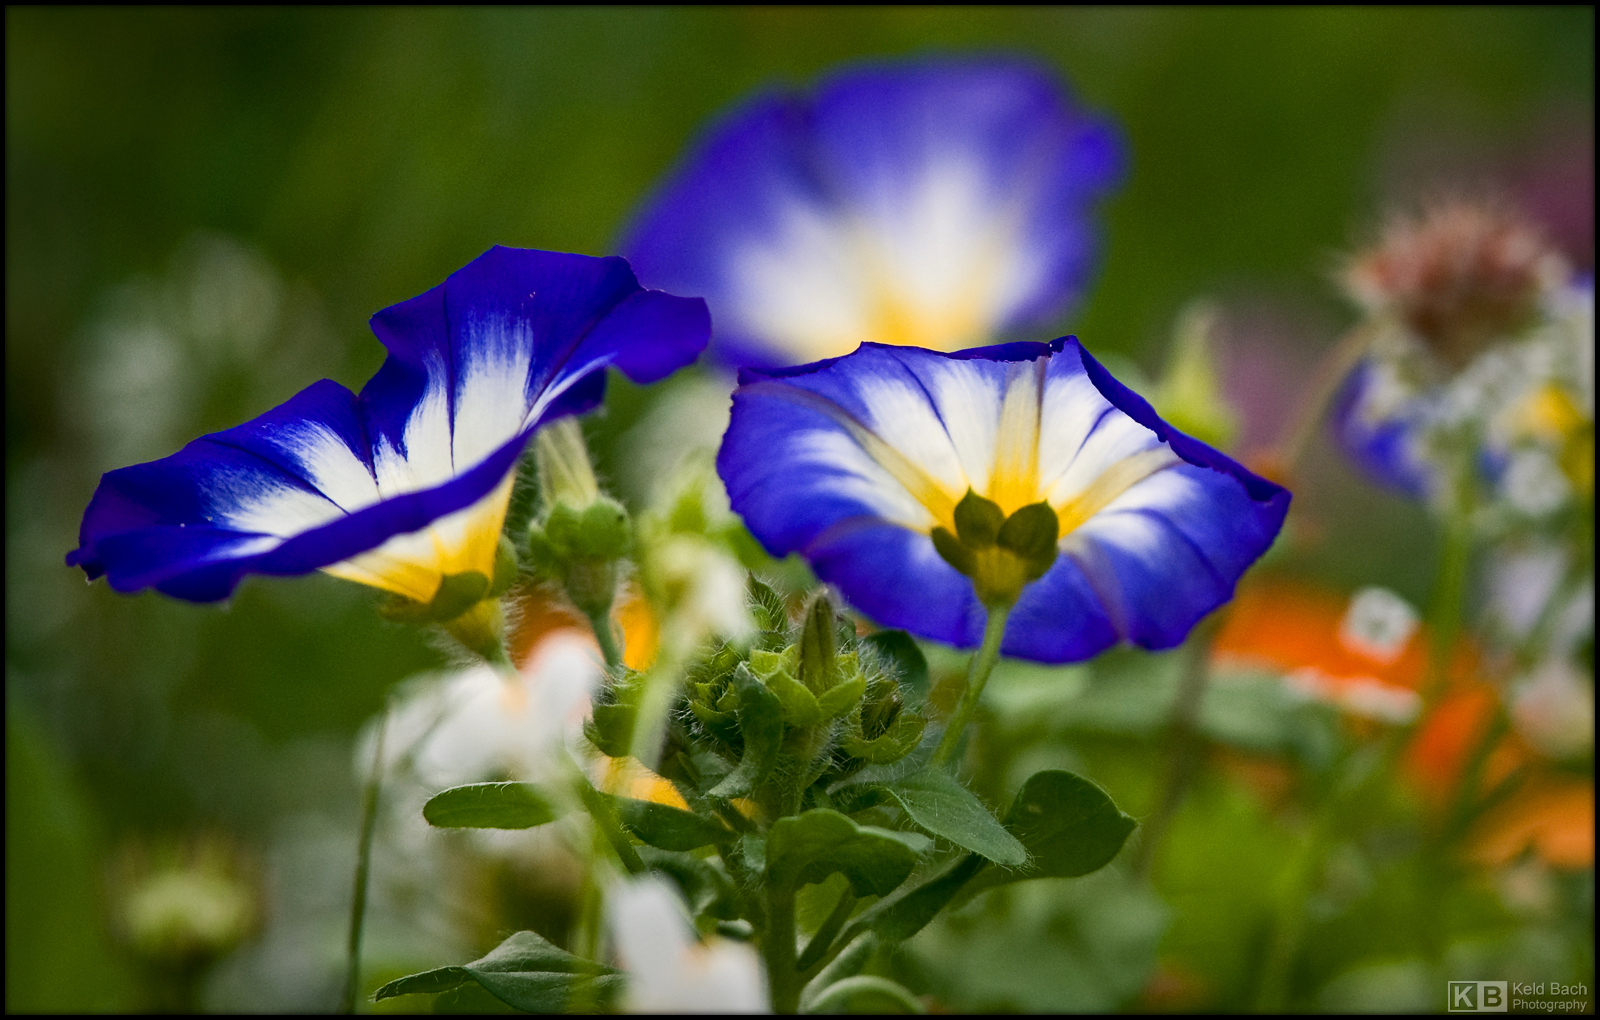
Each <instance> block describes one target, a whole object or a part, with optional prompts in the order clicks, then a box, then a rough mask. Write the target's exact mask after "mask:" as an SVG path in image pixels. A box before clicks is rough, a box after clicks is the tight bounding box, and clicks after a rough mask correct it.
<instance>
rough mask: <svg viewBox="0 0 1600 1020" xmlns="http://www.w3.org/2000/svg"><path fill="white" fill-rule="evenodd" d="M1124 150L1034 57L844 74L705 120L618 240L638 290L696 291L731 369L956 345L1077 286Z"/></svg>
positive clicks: (976, 340)
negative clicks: (1094, 211) (710, 122)
mask: <svg viewBox="0 0 1600 1020" xmlns="http://www.w3.org/2000/svg"><path fill="white" fill-rule="evenodd" d="M1122 162H1123V156H1122V146H1121V144H1120V141H1119V139H1118V136H1117V133H1116V131H1115V130H1114V129H1113V128H1112V126H1111V125H1110V124H1108V123H1106V122H1104V121H1101V120H1099V119H1096V118H1092V117H1089V116H1087V115H1085V114H1084V113H1082V112H1081V111H1079V110H1078V109H1077V108H1076V107H1075V106H1074V105H1073V104H1072V103H1071V101H1070V100H1069V99H1068V98H1067V96H1066V95H1065V94H1064V93H1063V90H1062V88H1061V85H1060V83H1059V82H1058V81H1057V80H1056V78H1055V77H1054V76H1053V75H1051V74H1050V73H1048V72H1046V71H1044V70H1042V69H1040V68H1038V67H1036V66H1034V65H1031V64H1028V63H1022V62H1017V61H1010V60H991V61H960V62H958V61H929V62H924V63H918V64H909V65H902V66H887V67H866V68H858V69H855V70H851V71H847V72H845V73H842V74H838V75H836V76H834V77H832V78H831V79H828V80H827V81H825V82H824V83H823V84H822V85H821V86H820V87H819V88H818V90H817V91H816V93H815V94H814V95H812V96H808V97H807V96H799V95H794V94H790V93H769V94H765V95H761V96H759V97H757V98H755V99H753V100H750V101H749V102H746V103H745V104H744V105H743V106H741V107H739V108H738V109H736V110H734V111H733V112H732V113H731V114H729V115H728V116H726V117H725V118H723V119H722V120H721V121H719V122H718V123H716V124H715V125H714V126H713V127H712V128H711V129H710V130H709V131H708V132H707V133H706V134H705V136H704V137H703V138H702V139H701V140H700V142H699V144H698V145H697V146H695V148H694V149H693V150H692V151H691V152H690V154H689V155H688V156H687V157H686V158H685V159H684V160H683V161H682V163H681V164H680V165H679V166H678V168H677V169H676V170H675V171H674V172H673V174H672V175H671V176H670V177H669V178H668V179H667V180H666V181H665V182H664V184H663V185H662V186H661V187H660V189H659V190H658V191H657V193H656V194H655V195H654V197H653V198H652V199H651V200H650V202H649V203H648V204H647V205H646V206H645V208H644V209H643V210H642V212H641V213H640V215H639V216H638V217H637V219H636V220H635V222H634V224H633V227H632V229H631V230H630V231H629V233H628V237H627V239H626V241H625V242H624V244H623V251H624V253H625V254H627V255H628V257H629V259H630V261H631V262H632V263H633V265H634V267H635V269H636V270H637V271H638V272H639V276H640V279H642V280H644V281H645V282H646V283H648V284H649V285H650V286H654V287H662V288H664V289H667V290H671V291H672V292H674V293H680V294H699V295H703V296H704V297H705V298H706V300H707V301H708V302H709V303H710V305H711V310H712V314H713V315H714V317H715V319H716V337H715V342H714V344H713V351H714V352H715V353H716V355H717V356H718V357H719V358H720V359H721V360H723V361H724V362H726V363H729V364H732V365H750V366H757V367H771V366H778V365H792V364H798V363H801V362H809V361H814V360H816V359H818V358H824V357H832V356H836V355H841V354H847V353H849V352H850V351H853V350H855V348H856V347H857V346H858V345H859V344H861V343H863V342H867V341H871V342H877V343H892V344H908V345H912V346H919V347H928V348H933V349H937V350H956V349H958V348H963V347H971V346H976V345H979V344H984V343H992V342H993V341H994V340H996V339H997V338H999V337H1000V336H1001V335H1002V334H1004V333H1007V332H1009V331H1012V330H1015V329H1017V328H1019V327H1024V326H1028V325H1047V324H1048V323H1049V322H1050V321H1051V320H1052V319H1053V317H1054V316H1056V315H1058V314H1059V313H1060V312H1061V311H1062V309H1063V308H1064V307H1065V305H1066V304H1067V303H1068V302H1069V301H1070V300H1071V299H1072V298H1074V297H1075V296H1076V295H1077V294H1078V293H1079V291H1080V290H1081V289H1082V287H1083V285H1084V282H1085V280H1086V277H1087V276H1088V273H1089V270H1090V268H1091V263H1092V261H1093V255H1094V233H1095V232H1094V229H1093V225H1092V223H1091V220H1090V210H1091V207H1092V206H1093V204H1094V203H1095V202H1096V201H1097V200H1098V199H1099V198H1101V197H1102V196H1103V195H1104V194H1105V192H1106V191H1107V190H1108V189H1109V188H1110V187H1111V186H1112V185H1113V184H1114V183H1115V182H1116V180H1117V179H1118V177H1119V176H1120V172H1121V167H1122Z"/></svg>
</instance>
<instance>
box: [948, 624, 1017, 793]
mask: <svg viewBox="0 0 1600 1020" xmlns="http://www.w3.org/2000/svg"><path fill="white" fill-rule="evenodd" d="M988 611H989V616H988V619H987V620H986V621H985V622H984V625H983V644H982V645H981V646H980V647H979V648H978V650H977V651H976V652H974V653H973V656H972V665H971V666H970V667H969V668H968V670H967V686H966V688H965V689H964V690H963V691H962V692H961V700H960V701H959V702H957V703H956V710H955V713H954V714H953V715H951V717H950V724H949V725H948V726H946V727H945V730H944V736H942V737H940V738H939V747H938V748H937V749H936V750H935V751H934V752H933V764H934V765H943V764H944V763H945V762H947V761H949V760H950V756H951V755H953V754H955V752H956V746H957V745H958V744H960V743H961V732H962V731H963V730H965V729H966V728H967V723H969V722H971V721H972V716H973V713H975V712H976V711H977V710H978V698H979V697H980V696H982V694H983V685H984V684H986V683H988V682H989V674H990V673H991V672H993V671H994V664H995V663H996V662H998V661H999V659H1000V639H1001V638H1003V637H1005V633H1006V617H1007V616H1008V615H1010V613H1011V606H1010V605H1007V604H1005V603H997V604H995V605H992V606H990V607H989V608H988Z"/></svg>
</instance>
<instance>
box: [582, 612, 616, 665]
mask: <svg viewBox="0 0 1600 1020" xmlns="http://www.w3.org/2000/svg"><path fill="white" fill-rule="evenodd" d="M589 626H591V627H593V628H594V639H595V641H596V642H598V643H599V645H600V654H601V655H602V656H604V657H605V660H606V668H607V669H609V670H614V669H616V668H617V667H618V666H620V665H622V643H621V642H619V641H618V640H617V630H616V627H615V626H614V625H613V624H612V623H611V613H610V606H607V607H606V610H605V611H602V612H598V613H594V614H592V615H590V616H589Z"/></svg>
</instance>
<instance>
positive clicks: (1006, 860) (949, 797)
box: [834, 768, 1028, 867]
mask: <svg viewBox="0 0 1600 1020" xmlns="http://www.w3.org/2000/svg"><path fill="white" fill-rule="evenodd" d="M851 794H853V795H854V797H855V800H856V802H858V803H864V802H865V801H866V800H867V799H868V798H870V797H872V796H874V795H876V796H878V797H882V798H887V799H890V800H892V801H894V803H896V804H898V805H900V807H901V808H902V809H903V810H904V811H905V813H906V816H907V817H909V818H910V819H911V821H913V822H915V823H916V824H917V825H919V826H921V827H922V828H923V829H926V830H927V831H928V832H931V833H932V834H933V835H935V836H941V837H943V838H945V839H947V840H949V841H950V842H952V843H954V844H955V845H956V846H959V847H961V848H963V849H965V850H971V851H972V852H973V853H976V854H979V855H980V856H982V857H985V858H987V859H988V860H991V861H993V862H995V863H996V864H1001V865H1005V866H1007V867H1021V866H1022V864H1023V863H1024V862H1026V860H1027V857H1028V854H1027V851H1026V850H1025V849H1023V846H1022V844H1021V843H1019V842H1018V841H1017V839H1016V837H1015V836H1013V835H1012V834H1011V833H1009V832H1007V831H1006V829H1005V827H1004V826H1002V825H1001V824H1000V822H998V821H997V820H996V819H995V817H994V815H992V814H990V813H989V809H988V808H986V807H984V806H983V804H982V803H981V802H980V801H979V800H978V798H977V797H974V796H973V795H972V793H971V792H970V791H968V790H967V788H966V787H964V786H962V785H961V784H960V783H958V782H956V780H954V779H952V778H951V777H950V775H949V774H948V773H946V772H944V771H943V770H941V769H936V768H929V769H923V770H922V771H920V772H914V773H912V774H911V775H909V776H906V777H905V778H903V779H900V780H897V781H895V782H892V783H886V784H883V785H876V784H871V785H863V786H859V787H854V788H847V790H846V791H844V792H843V793H841V792H838V791H836V792H835V794H834V796H835V798H836V799H840V800H842V799H843V798H844V797H845V796H847V795H851Z"/></svg>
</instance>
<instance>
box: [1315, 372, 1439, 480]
mask: <svg viewBox="0 0 1600 1020" xmlns="http://www.w3.org/2000/svg"><path fill="white" fill-rule="evenodd" d="M1428 419H1429V410H1428V407H1427V404H1426V402H1425V401H1424V400H1423V398H1421V397H1420V396H1418V395H1416V394H1415V393H1413V392H1411V391H1409V390H1408V389H1407V388H1406V387H1405V386H1404V384H1403V383H1401V382H1400V381H1399V380H1398V379H1396V378H1395V377H1394V371H1393V368H1392V367H1391V366H1390V365H1388V364H1386V363H1384V362H1382V361H1378V360H1375V359H1367V360H1365V361H1363V362H1361V363H1360V364H1359V365H1357V366H1356V368H1355V369H1354V370H1353V371H1352V372H1351V373H1350V375H1349V377H1348V378H1346V379H1345V381H1344V383H1343V385H1342V386H1341V387H1340V389H1339V392H1338V394H1337V395H1336V396H1335V397H1334V401H1333V407H1332V408H1331V409H1330V412H1329V415H1328V429H1329V433H1330V434H1331V435H1332V437H1333V440H1334V442H1335V443H1336V444H1337V445H1338V447H1339V449H1340V451H1341V452H1342V453H1343V454H1344V455H1345V456H1346V457H1347V458H1348V459H1349V460H1350V462H1351V463H1352V464H1354V465H1355V466H1356V468H1357V470H1359V471H1360V472H1361V473H1362V474H1363V475H1364V476H1366V478H1367V479H1368V480H1369V481H1371V482H1372V483H1373V484H1374V485H1377V486H1378V487H1379V488H1383V489H1388V490H1390V491H1391V492H1394V493H1396V494H1397V495H1401V496H1405V497H1407V498H1410V499H1415V500H1418V501H1426V500H1427V499H1429V497H1430V496H1431V495H1432V493H1433V489H1434V486H1435V483H1436V479H1435V474H1436V470H1435V468H1434V465H1433V464H1432V463H1430V461H1429V458H1428V451H1427V447H1426V443H1425V442H1424V439H1425V435H1424V434H1425V432H1426V430H1427V426H1428Z"/></svg>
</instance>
